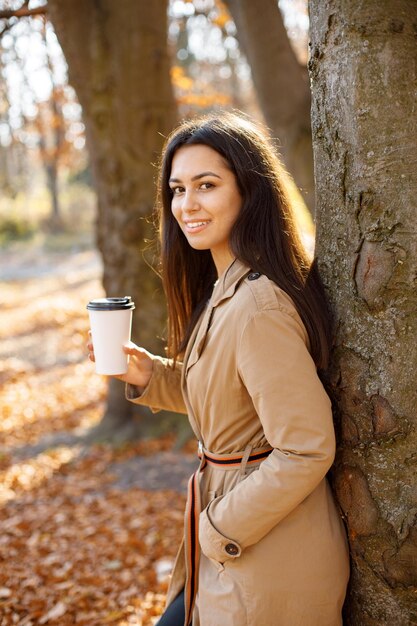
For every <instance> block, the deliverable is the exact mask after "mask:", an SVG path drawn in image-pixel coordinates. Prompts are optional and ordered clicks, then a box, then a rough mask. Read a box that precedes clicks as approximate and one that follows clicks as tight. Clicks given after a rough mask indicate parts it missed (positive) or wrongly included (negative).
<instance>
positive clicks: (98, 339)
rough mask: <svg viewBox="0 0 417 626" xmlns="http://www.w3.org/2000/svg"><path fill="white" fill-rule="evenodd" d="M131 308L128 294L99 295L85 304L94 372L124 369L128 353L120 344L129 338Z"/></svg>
mask: <svg viewBox="0 0 417 626" xmlns="http://www.w3.org/2000/svg"><path fill="white" fill-rule="evenodd" d="M134 308H135V304H134V302H132V299H131V297H130V296H125V297H124V298H99V299H97V300H91V301H90V302H89V303H88V304H87V309H88V314H89V316H90V326H91V335H92V342H93V347H94V358H95V364H96V372H97V374H106V375H107V376H110V375H115V374H125V373H126V372H127V365H128V355H127V354H125V353H124V352H123V345H124V344H126V343H128V341H130V334H131V330H132V313H133V309H134Z"/></svg>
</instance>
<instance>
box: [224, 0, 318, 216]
mask: <svg viewBox="0 0 417 626" xmlns="http://www.w3.org/2000/svg"><path fill="white" fill-rule="evenodd" d="M225 4H226V6H227V7H228V8H229V10H230V13H231V15H232V17H233V20H234V22H235V24H236V28H237V37H238V39H239V44H240V46H241V48H242V51H243V52H244V54H245V55H246V57H247V60H248V62H249V65H250V67H251V70H252V78H253V82H254V85H255V90H256V94H257V97H258V100H259V104H260V107H261V110H262V112H263V115H264V117H265V121H266V123H267V125H268V126H269V128H270V129H271V130H272V133H273V135H274V136H275V137H277V138H278V140H279V147H280V151H281V154H282V156H283V159H284V162H285V164H286V166H287V168H288V170H289V172H290V173H291V174H292V176H293V177H294V180H295V182H296V183H297V185H298V187H299V188H300V191H301V193H302V195H303V198H304V201H305V202H306V204H307V205H308V207H309V208H310V210H311V212H312V213H314V175H313V149H312V142H311V123H310V100H311V98H310V88H309V81H308V75H307V70H306V67H305V66H302V65H301V63H300V62H299V60H298V59H297V56H296V54H295V52H294V49H293V47H292V46H291V43H290V40H289V38H288V35H287V31H286V28H285V26H284V22H283V18H282V15H281V12H280V10H279V7H278V3H277V0H259V1H258V2H253V0H225Z"/></svg>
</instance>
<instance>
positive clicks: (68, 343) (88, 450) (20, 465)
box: [0, 273, 195, 626]
mask: <svg viewBox="0 0 417 626" xmlns="http://www.w3.org/2000/svg"><path fill="white" fill-rule="evenodd" d="M7 290H8V293H7V305H4V306H2V307H1V308H0V328H1V329H2V330H1V331H0V335H1V338H2V343H1V348H0V357H2V358H3V360H2V363H1V365H0V406H1V409H0V411H1V412H0V417H1V419H0V503H1V507H0V626H12V625H17V626H35V625H38V624H41V625H42V624H58V625H59V626H61V625H62V626H66V625H67V624H78V625H85V626H87V625H88V626H103V625H105V624H115V625H118V626H128V625H132V624H133V625H136V626H151V625H152V624H155V623H156V621H157V620H158V616H159V615H160V614H161V612H162V611H163V606H164V602H165V593H166V589H167V580H168V576H169V573H170V570H171V568H172V564H173V560H174V556H175V553H176V550H177V548H178V545H179V541H180V538H181V534H182V525H183V510H184V504H185V497H184V495H182V494H181V493H177V492H176V491H173V490H163V491H145V490H143V489H139V488H138V487H137V486H134V485H133V486H131V485H130V483H129V481H127V482H126V486H125V488H120V487H118V486H117V485H118V483H117V480H116V476H115V474H114V473H112V468H114V467H116V466H117V468H118V469H119V470H120V468H121V469H122V470H123V467H124V464H125V466H126V464H127V463H128V462H129V463H130V462H131V460H132V459H135V458H137V457H138V455H141V456H142V455H147V456H148V457H152V455H154V454H158V453H161V452H164V453H166V454H167V455H168V456H167V457H164V458H167V459H168V462H172V463H176V462H179V461H178V458H179V457H178V455H175V454H174V453H173V452H172V444H173V438H172V437H165V438H163V439H160V440H153V441H147V442H146V444H145V443H144V442H136V443H132V444H130V445H125V446H123V447H119V448H118V449H113V448H111V447H110V446H108V445H93V446H87V445H85V444H83V443H82V441H81V440H77V441H75V442H74V441H73V442H72V443H68V442H66V441H65V437H64V438H63V443H62V445H59V446H56V445H55V446H54V447H50V448H49V449H48V448H47V449H44V448H42V450H41V451H39V450H37V447H36V446H37V444H38V442H39V441H40V440H41V439H45V437H50V436H52V435H54V436H56V435H61V434H64V433H67V432H68V431H71V433H81V432H82V431H83V429H87V428H89V427H91V426H93V425H95V424H96V423H97V422H98V421H99V419H100V418H101V414H102V410H103V406H104V399H105V394H106V379H105V378H103V377H99V376H96V375H95V374H94V367H93V366H92V364H91V363H90V362H88V361H87V359H86V350H85V343H86V337H87V329H88V318H87V314H86V311H85V302H87V300H88V299H90V297H91V294H92V293H93V294H95V295H96V294H97V295H100V286H99V283H98V281H97V277H96V276H88V277H85V276H84V277H83V276H80V275H78V274H76V273H75V274H73V275H72V276H71V280H63V279H62V278H48V277H44V278H42V279H41V278H40V279H33V280H30V281H26V282H24V283H8V284H7ZM39 295H41V296H42V297H41V298H39V297H38V296H39ZM22 302H27V305H26V306H24V307H22V306H21V303H22ZM6 329H7V331H6ZM194 449H195V446H192V447H191V448H190V450H192V451H194ZM168 451H171V452H169V453H168Z"/></svg>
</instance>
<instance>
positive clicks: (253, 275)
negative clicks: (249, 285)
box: [248, 272, 261, 280]
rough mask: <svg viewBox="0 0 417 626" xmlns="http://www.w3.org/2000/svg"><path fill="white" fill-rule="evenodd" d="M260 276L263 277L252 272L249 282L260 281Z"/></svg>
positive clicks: (249, 275)
mask: <svg viewBox="0 0 417 626" xmlns="http://www.w3.org/2000/svg"><path fill="white" fill-rule="evenodd" d="M260 276H261V275H260V273H259V272H251V273H250V274H248V280H258V278H260Z"/></svg>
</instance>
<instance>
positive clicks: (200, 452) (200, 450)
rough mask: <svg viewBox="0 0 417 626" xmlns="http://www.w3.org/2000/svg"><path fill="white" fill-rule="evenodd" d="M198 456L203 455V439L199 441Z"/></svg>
mask: <svg viewBox="0 0 417 626" xmlns="http://www.w3.org/2000/svg"><path fill="white" fill-rule="evenodd" d="M198 456H203V444H202V443H201V441H199V442H198Z"/></svg>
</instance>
